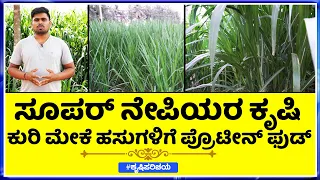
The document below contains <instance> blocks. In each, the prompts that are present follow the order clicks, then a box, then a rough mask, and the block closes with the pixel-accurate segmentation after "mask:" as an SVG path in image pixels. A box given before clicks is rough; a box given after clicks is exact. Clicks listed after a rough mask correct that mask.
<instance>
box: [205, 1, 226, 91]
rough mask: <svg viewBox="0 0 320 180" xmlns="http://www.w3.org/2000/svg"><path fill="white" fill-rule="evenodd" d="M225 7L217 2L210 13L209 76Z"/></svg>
mask: <svg viewBox="0 0 320 180" xmlns="http://www.w3.org/2000/svg"><path fill="white" fill-rule="evenodd" d="M225 8H226V5H221V4H219V5H217V7H216V8H215V9H214V10H213V12H212V15H211V22H210V30H209V52H210V62H211V66H210V69H211V78H212V77H213V64H214V58H215V53H216V46H217V40H218V33H219V29H220V23H221V19H222V15H223V12H224V9H225ZM212 79H213V78H212ZM213 88H214V84H213V81H212V89H211V90H212V91H213Z"/></svg>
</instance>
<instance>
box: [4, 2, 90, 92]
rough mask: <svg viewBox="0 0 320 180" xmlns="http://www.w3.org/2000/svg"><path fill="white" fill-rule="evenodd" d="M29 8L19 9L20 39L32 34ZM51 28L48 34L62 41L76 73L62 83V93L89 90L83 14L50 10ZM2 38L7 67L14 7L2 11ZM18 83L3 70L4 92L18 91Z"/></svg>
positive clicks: (85, 26)
mask: <svg viewBox="0 0 320 180" xmlns="http://www.w3.org/2000/svg"><path fill="white" fill-rule="evenodd" d="M31 11H32V9H27V8H23V9H21V39H23V38H26V37H28V36H30V35H33V32H32V29H31V17H30V13H31ZM50 15H51V20H52V24H53V26H52V28H51V29H50V34H51V35H53V36H56V37H59V38H61V39H62V40H64V41H65V42H66V43H67V45H68V46H69V48H70V51H71V55H72V57H73V60H74V63H75V67H76V73H75V75H74V76H73V77H72V78H70V79H68V80H64V81H62V82H61V83H62V92H87V91H88V76H89V75H88V72H89V65H88V64H89V63H88V21H87V19H88V18H87V17H88V16H87V12H86V11H81V12H80V11H70V12H68V13H63V14H62V13H60V12H59V10H52V11H50ZM5 26H6V27H5V28H6V29H5V38H6V42H5V43H6V54H5V59H6V67H8V66H9V60H10V57H11V55H12V52H13V34H14V33H13V8H6V12H5ZM20 86H21V81H20V80H17V79H14V78H12V77H11V76H10V75H9V74H8V72H7V71H6V92H19V91H20Z"/></svg>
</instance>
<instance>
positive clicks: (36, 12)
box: [31, 7, 50, 20]
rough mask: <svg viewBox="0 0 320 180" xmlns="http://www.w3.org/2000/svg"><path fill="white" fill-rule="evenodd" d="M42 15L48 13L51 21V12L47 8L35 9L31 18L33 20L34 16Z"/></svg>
mask: <svg viewBox="0 0 320 180" xmlns="http://www.w3.org/2000/svg"><path fill="white" fill-rule="evenodd" d="M40 13H46V14H47V15H48V17H49V20H50V14H49V10H48V9H47V8H45V7H38V8H34V9H33V10H32V11H31V18H33V16H34V15H36V14H40Z"/></svg>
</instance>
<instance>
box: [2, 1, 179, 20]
mask: <svg viewBox="0 0 320 180" xmlns="http://www.w3.org/2000/svg"><path fill="white" fill-rule="evenodd" d="M5 4H7V5H13V4H11V3H5ZM100 4H103V5H118V7H119V9H127V8H128V7H129V5H135V4H137V3H131V4H129V3H107V4H106V3H100ZM139 4H140V5H148V6H151V7H152V6H156V5H163V6H167V7H169V8H170V9H172V10H174V11H177V12H178V13H179V16H180V18H181V19H183V12H184V10H183V8H184V4H182V3H139ZM87 5H88V3H20V7H21V8H24V7H26V8H28V9H31V8H34V7H40V6H44V7H46V8H48V9H49V11H50V10H51V9H57V10H59V11H61V12H67V11H70V10H75V9H81V10H86V9H87ZM90 5H91V4H90ZM92 5H93V4H92Z"/></svg>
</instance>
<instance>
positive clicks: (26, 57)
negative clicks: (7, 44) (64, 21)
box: [10, 36, 73, 92]
mask: <svg viewBox="0 0 320 180" xmlns="http://www.w3.org/2000/svg"><path fill="white" fill-rule="evenodd" d="M71 62H73V59H72V56H71V53H70V50H69V47H68V45H67V44H66V43H65V42H64V41H63V40H62V39H60V38H57V37H54V36H49V38H48V39H47V41H46V42H45V43H44V44H43V45H41V44H40V43H38V41H37V40H36V39H35V37H34V36H29V37H27V38H25V39H22V40H21V41H19V43H17V45H16V47H15V49H14V51H13V54H12V56H11V59H10V63H13V64H16V65H23V70H22V71H23V72H30V71H32V70H33V69H38V71H36V72H35V74H37V75H38V76H45V75H48V74H49V72H48V71H47V69H51V70H52V71H53V72H54V73H60V72H61V71H62V70H63V65H65V64H69V63H71ZM41 80H43V79H39V81H41ZM20 91H21V92H61V81H54V82H51V83H48V84H46V85H43V86H40V87H39V86H36V85H34V84H33V83H32V82H30V81H27V80H22V82H21V90H20Z"/></svg>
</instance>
